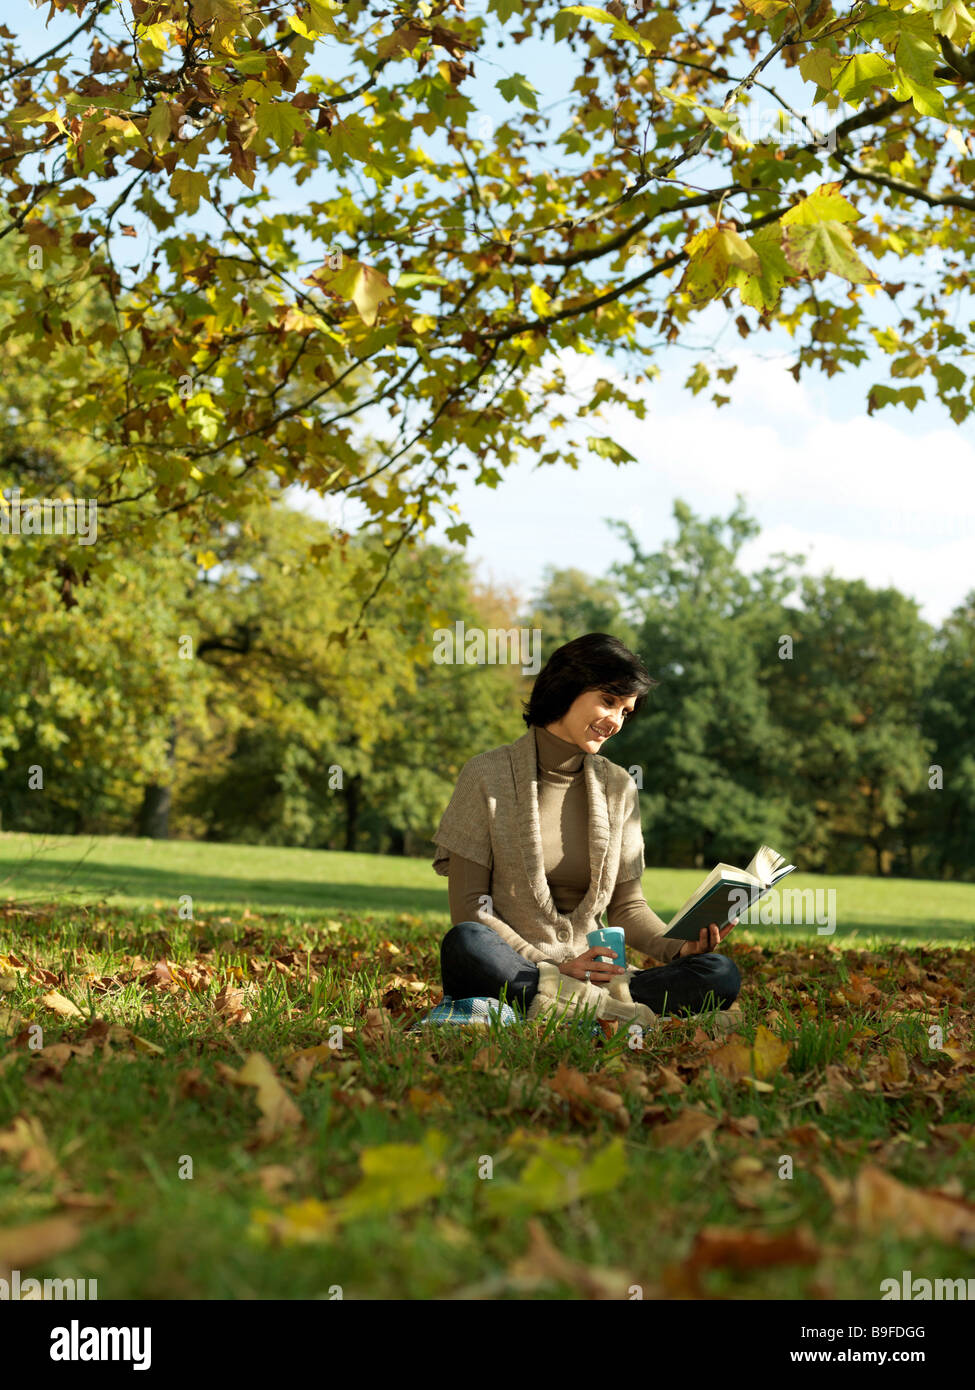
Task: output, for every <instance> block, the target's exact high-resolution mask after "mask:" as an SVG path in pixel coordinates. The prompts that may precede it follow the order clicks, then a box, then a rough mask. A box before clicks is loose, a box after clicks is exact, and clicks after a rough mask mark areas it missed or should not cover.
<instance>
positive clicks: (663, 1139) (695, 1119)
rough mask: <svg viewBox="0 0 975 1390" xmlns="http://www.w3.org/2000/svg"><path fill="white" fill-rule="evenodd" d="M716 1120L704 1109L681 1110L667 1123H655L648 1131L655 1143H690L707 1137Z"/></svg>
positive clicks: (715, 1125) (715, 1127)
mask: <svg viewBox="0 0 975 1390" xmlns="http://www.w3.org/2000/svg"><path fill="white" fill-rule="evenodd" d="M717 1127H718V1121H717V1120H716V1119H715V1118H714V1116H713V1115H709V1114H708V1113H707V1111H705V1110H692V1109H687V1110H682V1111H680V1113H679V1114H678V1115H677V1118H676V1119H673V1120H671V1121H670V1122H669V1124H665V1125H656V1126H655V1127H654V1128H653V1129H652V1130H651V1131H650V1137H651V1138H652V1139H653V1141H654V1143H655V1144H658V1145H662V1144H679V1145H688V1146H689V1145H691V1144H693V1143H694V1142H695V1141H696V1140H698V1139H707V1138H709V1137H710V1136H711V1135H712V1134H713V1133H714V1131H715V1130H716V1129H717Z"/></svg>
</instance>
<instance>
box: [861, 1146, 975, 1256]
mask: <svg viewBox="0 0 975 1390" xmlns="http://www.w3.org/2000/svg"><path fill="white" fill-rule="evenodd" d="M854 1200H855V1220H856V1224H857V1226H859V1227H860V1229H861V1230H866V1231H881V1232H884V1233H890V1232H896V1233H897V1234H898V1235H902V1236H935V1237H936V1238H937V1239H938V1240H943V1241H945V1242H946V1243H947V1244H949V1245H961V1246H963V1247H965V1248H966V1249H972V1248H975V1204H973V1203H971V1202H966V1201H964V1200H960V1199H955V1198H952V1197H946V1196H944V1195H943V1194H941V1193H938V1192H930V1191H925V1190H924V1189H923V1188H915V1187H908V1186H907V1184H906V1183H902V1182H898V1180H897V1179H896V1178H893V1177H891V1175H890V1174H889V1173H885V1172H884V1171H883V1169H882V1168H877V1167H875V1166H874V1165H873V1164H866V1165H865V1166H864V1167H863V1168H861V1169H860V1172H859V1173H858V1174H857V1177H856V1182H855V1185H854Z"/></svg>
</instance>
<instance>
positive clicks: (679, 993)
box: [440, 922, 741, 1014]
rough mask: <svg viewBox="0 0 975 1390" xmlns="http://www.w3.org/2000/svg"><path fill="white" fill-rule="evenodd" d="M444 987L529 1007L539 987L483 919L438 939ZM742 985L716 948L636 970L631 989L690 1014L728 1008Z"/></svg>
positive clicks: (667, 1010)
mask: <svg viewBox="0 0 975 1390" xmlns="http://www.w3.org/2000/svg"><path fill="white" fill-rule="evenodd" d="M440 974H441V977H442V979H443V991H444V994H445V995H449V996H450V997H451V998H452V999H473V998H476V997H478V996H486V997H487V998H489V999H500V998H501V990H502V988H503V987H504V986H507V993H506V995H505V998H506V1001H507V1003H509V1004H510V1005H511V1007H512V1008H513V1009H514V1010H515V1012H516V1013H517V1012H521V1013H527V1011H528V1006H529V1004H531V1002H532V1000H533V999H534V997H535V995H536V994H537V993H538V966H537V965H535V964H534V963H533V962H532V961H530V960H527V959H526V958H525V957H524V956H520V955H519V954H518V952H517V951H515V950H514V949H513V948H512V947H511V946H509V945H508V943H507V942H506V941H502V940H501V937H500V936H498V934H497V932H496V931H494V929H493V928H492V927H489V926H488V925H487V924H486V923H485V922H459V923H458V924H457V926H455V927H451V929H450V931H449V932H448V933H447V935H446V936H445V937H444V939H443V941H442V942H441V943H440ZM740 989H741V976H740V974H739V973H738V967H737V966H736V965H735V963H734V961H733V960H729V959H728V957H727V956H722V955H720V954H718V953H717V952H715V951H707V952H705V953H704V954H703V955H696V956H682V957H681V959H680V960H673V961H671V962H670V964H669V965H662V966H658V967H657V968H656V969H654V970H638V971H637V972H636V974H635V975H633V976H632V978H631V980H630V995H631V997H632V998H633V999H635V1000H636V1001H637V1002H638V1003H640V1004H646V1005H647V1007H648V1008H650V1009H652V1010H653V1012H654V1013H655V1014H694V1013H699V1012H701V1011H702V1010H704V1009H711V1008H714V1007H715V1006H717V1007H719V1008H722V1009H727V1008H728V1006H729V1004H733V1003H734V1001H735V1000H736V999H737V997H738V991H739V990H740Z"/></svg>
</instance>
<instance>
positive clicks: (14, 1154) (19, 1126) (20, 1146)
mask: <svg viewBox="0 0 975 1390" xmlns="http://www.w3.org/2000/svg"><path fill="white" fill-rule="evenodd" d="M0 1155H6V1156H7V1157H8V1158H10V1159H12V1160H13V1161H14V1162H15V1163H16V1164H17V1167H18V1168H19V1169H20V1171H21V1172H22V1173H40V1174H41V1175H43V1176H48V1175H50V1174H55V1173H57V1172H58V1171H59V1170H58V1163H57V1159H56V1158H55V1157H54V1155H53V1154H52V1153H51V1150H50V1149H49V1148H48V1145H47V1140H46V1138H45V1137H44V1129H43V1127H42V1125H41V1122H40V1121H39V1120H37V1119H35V1118H34V1117H33V1116H30V1115H17V1116H15V1117H14V1120H13V1123H12V1124H11V1125H10V1126H9V1127H8V1128H7V1129H3V1130H0Z"/></svg>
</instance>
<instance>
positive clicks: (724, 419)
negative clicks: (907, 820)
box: [310, 345, 975, 623]
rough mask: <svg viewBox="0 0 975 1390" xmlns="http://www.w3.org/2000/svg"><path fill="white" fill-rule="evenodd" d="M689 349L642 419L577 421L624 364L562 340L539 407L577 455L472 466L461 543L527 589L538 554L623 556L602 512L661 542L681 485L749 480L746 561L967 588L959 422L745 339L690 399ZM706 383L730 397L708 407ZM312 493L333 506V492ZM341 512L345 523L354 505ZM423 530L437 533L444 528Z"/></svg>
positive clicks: (603, 563)
mask: <svg viewBox="0 0 975 1390" xmlns="http://www.w3.org/2000/svg"><path fill="white" fill-rule="evenodd" d="M692 357H693V355H692V354H688V358H687V365H686V366H684V367H682V369H681V370H680V371H678V370H675V369H670V370H668V371H667V372H665V373H663V374H662V375H661V377H660V378H659V379H658V380H657V381H656V382H654V383H652V384H650V383H648V384H647V386H646V400H647V404H648V410H647V416H646V418H645V419H644V420H638V419H637V418H636V417H635V416H633V415H632V414H630V413H629V412H628V411H627V410H626V409H625V408H623V407H620V406H611V405H607V406H604V407H603V409H602V415H601V417H599V418H594V417H589V418H588V419H586V420H580V421H574V420H573V419H572V417H573V415H574V413H575V409H576V408H577V406H578V404H579V403H581V402H583V401H585V400H587V399H588V398H589V396H590V395H591V393H592V390H593V387H594V385H595V382H596V381H597V380H598V379H599V378H600V377H609V378H611V379H612V378H615V379H617V380H618V381H619V382H621V383H622V382H623V377H622V375H621V374H620V373H619V371H618V369H617V367H616V365H615V364H614V363H613V362H611V361H608V360H605V359H602V358H600V357H598V356H596V355H595V354H594V355H591V356H590V355H586V354H578V353H567V354H563V356H562V358H561V359H560V360H561V364H562V366H563V369H564V370H565V373H566V377H567V396H568V397H569V400H568V401H562V400H561V398H559V397H553V396H549V397H548V398H547V399H546V409H547V413H549V414H555V413H558V412H559V411H560V410H563V411H564V413H565V414H567V415H568V416H569V419H570V424H569V425H568V426H567V432H568V434H567V437H569V438H572V439H573V440H575V441H577V442H578V444H577V447H578V452H579V454H580V459H581V463H580V466H579V468H578V469H577V470H573V469H571V468H569V467H567V466H565V467H563V466H560V465H553V466H546V467H544V468H539V467H537V465H536V464H535V463H534V461H533V460H532V459H530V458H528V457H525V458H524V459H523V460H522V461H521V462H520V463H518V464H515V465H513V466H512V467H511V468H509V469H508V470H506V471H505V472H503V473H502V482H501V484H500V485H499V486H498V487H497V488H496V489H494V490H491V489H488V488H485V487H477V486H476V485H475V484H474V481H473V473H466V474H458V475H456V476H457V481H458V490H457V492H456V494H454V496H453V498H452V499H451V500H452V501H454V502H456V503H457V504H458V505H459V507H460V509H461V519H462V520H464V521H466V522H467V523H468V524H469V525H470V526H471V528H472V529H473V532H474V537H473V539H472V540H471V541H470V542H469V544H468V547H467V554H468V557H469V558H471V559H472V560H480V561H481V564H482V570H483V571H484V572H486V573H487V574H488V575H490V576H493V577H494V578H495V579H497V581H498V582H499V583H502V584H508V585H513V586H515V587H516V588H519V589H520V590H521V591H522V592H523V593H525V594H526V595H527V593H528V591H529V590H530V589H532V588H534V587H535V586H536V585H537V584H538V583H539V581H540V579H541V576H542V572H543V569H544V567H545V565H546V564H552V565H555V566H557V567H559V568H568V567H569V566H577V567H578V568H580V569H583V570H586V571H587V572H589V573H591V574H595V575H598V574H602V573H604V572H605V571H606V570H607V569H608V567H609V565H610V564H611V563H612V562H613V561H614V560H623V559H626V558H627V557H628V555H629V551H628V548H627V547H626V546H625V545H623V543H622V542H621V541H619V540H617V538H616V536H615V533H614V532H612V531H611V530H610V528H609V527H607V526H605V525H604V524H603V518H604V517H612V518H620V519H625V520H627V521H628V522H629V523H630V524H631V525H632V526H633V529H634V531H635V532H636V534H637V536H638V538H639V540H640V543H641V545H642V546H643V547H644V549H654V548H656V547H657V546H659V545H660V544H661V543H662V542H664V541H665V540H667V539H669V538H671V537H672V536H673V535H674V531H675V525H674V521H673V503H674V500H675V499H676V498H682V499H683V500H684V501H686V502H687V503H688V504H689V505H690V506H691V507H692V508H693V510H694V511H695V512H697V513H698V514H699V515H703V516H707V517H711V516H715V515H721V516H726V515H727V514H728V513H729V512H730V511H731V510H732V508H733V507H734V505H735V498H736V495H737V494H738V493H742V494H743V495H744V497H745V505H746V510H747V511H748V513H749V514H750V515H751V516H754V517H755V518H756V520H757V521H758V522H759V524H760V525H761V527H762V533H761V535H760V536H759V537H758V538H757V539H756V540H755V541H753V542H750V543H749V544H748V545H747V546H746V547H744V548H743V551H742V563H743V565H744V566H745V567H746V568H748V569H752V568H758V567H760V566H761V565H762V564H764V563H765V562H766V561H767V559H768V557H769V556H770V555H771V554H773V553H774V552H776V551H785V552H788V553H790V554H792V553H801V554H806V555H807V557H808V558H807V563H806V566H805V568H806V571H807V572H810V573H822V572H824V571H826V570H827V569H830V568H832V569H833V571H834V572H835V573H836V574H838V575H841V576H843V577H846V578H850V579H855V578H862V579H864V580H866V581H867V582H868V583H870V584H872V585H874V586H877V587H886V586H887V585H893V586H895V587H897V588H899V589H900V590H901V591H902V592H904V593H906V594H908V595H910V596H911V597H914V598H916V599H917V600H918V602H919V603H920V605H921V608H922V612H923V614H924V616H925V617H926V618H927V619H928V620H929V621H930V622H935V623H937V622H940V621H941V620H942V619H943V618H944V617H945V616H946V615H947V613H948V612H949V611H950V610H951V609H952V608H953V607H954V606H955V605H956V604H958V603H959V602H960V601H961V600H962V598H963V597H964V596H965V594H966V593H967V592H968V590H969V589H971V588H973V587H975V571H973V568H972V565H971V561H970V553H971V548H972V547H971V538H972V537H973V536H975V481H973V480H975V445H973V443H972V441H971V439H970V438H969V437H967V436H966V434H965V433H964V432H963V430H962V429H956V428H955V427H953V426H951V425H937V424H935V425H933V426H932V427H931V428H929V429H924V428H923V427H922V426H920V425H919V422H918V421H917V420H914V419H912V420H911V421H910V422H909V423H908V422H907V421H906V420H905V419H904V417H903V416H902V417H901V420H900V421H898V418H897V415H896V414H888V415H886V416H883V417H881V416H874V417H868V416H866V415H865V414H864V413H863V408H862V401H859V402H856V401H855V395H854V394H851V391H850V388H849V387H848V386H847V387H846V388H841V387H840V386H839V385H837V387H836V389H835V390H834V389H830V388H831V387H832V383H829V384H828V385H827V386H826V387H824V386H823V384H822V383H821V382H820V381H819V380H818V379H816V378H808V379H807V378H805V377H804V378H802V379H800V381H799V382H796V381H795V379H794V378H793V376H792V375H791V374H790V373H789V372H788V371H787V370H786V368H787V366H788V363H789V361H790V360H792V358H779V359H771V358H761V357H758V356H756V355H755V353H754V352H749V350H748V349H747V348H746V347H745V346H744V345H740V346H738V345H736V346H735V348H734V349H733V350H731V351H728V352H726V353H725V355H724V362H725V364H726V365H731V364H732V363H736V364H737V366H738V371H737V374H736V376H735V378H734V380H733V381H732V383H731V384H730V385H729V386H725V385H723V384H722V383H721V382H718V381H716V380H714V379H712V383H711V384H710V385H709V386H708V387H707V388H706V389H705V391H704V392H702V393H701V394H700V395H699V396H697V397H692V396H691V395H690V394H689V392H687V391H685V390H684V389H683V382H684V380H685V379H686V377H687V374H688V371H689V370H690V366H691V363H692ZM550 377H551V367H550V364H549V365H548V369H547V370H546V368H545V366H542V367H541V368H539V369H538V374H537V380H538V381H545V380H549V379H550ZM625 389H626V390H627V392H628V394H630V395H634V394H635V393H636V391H637V390H638V389H639V388H638V387H636V386H635V385H634V384H633V383H629V382H628V383H626V384H625ZM712 390H718V391H720V392H722V393H723V394H726V395H730V396H731V398H732V404H730V405H728V406H723V407H721V408H718V407H717V406H715V405H714V404H713V403H712V402H711V400H710V395H711V392H712ZM851 402H853V405H852V408H851ZM844 405H845V406H846V408H847V415H848V418H842V417H843V407H844ZM541 423H542V422H541V421H536V426H537V425H539V424H541ZM379 433H380V431H379V430H378V429H377V434H379ZM593 434H598V435H607V436H609V437H610V438H612V439H615V440H616V441H617V443H619V444H621V445H622V446H623V447H624V448H625V449H627V450H629V452H630V453H632V454H633V455H634V457H635V458H636V459H637V462H636V463H632V464H627V465H625V466H623V467H617V466H615V465H614V464H612V463H610V462H609V461H608V460H606V459H602V458H599V457H598V456H597V455H595V454H590V453H588V452H587V450H586V448H585V439H586V436H587V435H593ZM310 505H311V509H312V510H314V511H315V512H316V513H317V514H318V515H323V514H330V515H333V516H337V511H336V509H335V507H334V505H333V504H326V505H325V506H323V504H322V503H320V502H314V503H312V504H310ZM326 507H327V512H326ZM341 510H343V511H344V514H345V524H346V525H349V524H350V523H352V522H353V521H354V517H355V511H356V508H355V506H354V504H351V505H347V507H345V508H343V509H341ZM430 534H431V538H434V539H439V540H442V539H443V534H442V530H441V529H440V528H438V529H437V530H436V531H435V532H431V533H430Z"/></svg>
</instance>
